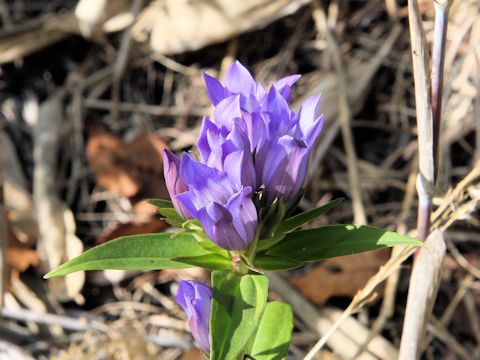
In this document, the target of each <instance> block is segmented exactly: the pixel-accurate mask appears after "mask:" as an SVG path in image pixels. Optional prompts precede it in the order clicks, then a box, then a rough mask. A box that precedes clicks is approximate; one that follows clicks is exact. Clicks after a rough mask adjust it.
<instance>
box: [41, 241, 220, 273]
mask: <svg viewBox="0 0 480 360" xmlns="http://www.w3.org/2000/svg"><path fill="white" fill-rule="evenodd" d="M172 235H173V234H171V233H158V234H144V235H134V236H124V237H120V238H118V239H115V240H111V241H109V242H107V243H105V244H102V245H98V246H96V247H94V248H91V249H89V250H87V251H85V252H84V253H83V254H81V255H79V256H77V257H76V258H74V259H72V260H70V261H68V262H67V263H65V264H63V265H61V266H60V267H58V268H57V269H56V270H53V271H51V272H49V273H48V274H46V275H45V278H46V279H49V278H52V277H55V276H60V275H67V274H70V273H73V272H76V271H82V270H105V269H123V270H153V269H166V268H170V269H176V268H187V267H192V266H191V265H189V264H186V263H182V262H180V261H175V260H172V259H174V258H178V257H195V256H204V255H209V254H211V252H209V251H207V250H205V249H204V248H203V247H202V246H201V245H200V244H198V242H197V240H195V238H194V237H193V236H192V235H191V234H188V233H183V234H175V238H172Z"/></svg>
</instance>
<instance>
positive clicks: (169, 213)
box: [157, 208, 185, 228]
mask: <svg viewBox="0 0 480 360" xmlns="http://www.w3.org/2000/svg"><path fill="white" fill-rule="evenodd" d="M157 211H158V212H159V213H160V215H162V216H163V217H165V221H166V222H168V223H169V224H170V225H172V226H175V227H178V228H182V224H183V223H184V222H185V220H184V219H183V218H182V217H181V216H180V215H179V214H178V213H177V210H175V209H174V208H158V209H157Z"/></svg>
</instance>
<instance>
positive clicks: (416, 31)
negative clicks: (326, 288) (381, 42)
mask: <svg viewBox="0 0 480 360" xmlns="http://www.w3.org/2000/svg"><path fill="white" fill-rule="evenodd" d="M448 8H449V1H446V2H443V1H442V3H441V4H440V3H439V2H437V1H435V32H434V46H433V53H432V57H433V61H432V72H431V78H430V83H429V74H430V72H429V57H428V52H427V42H426V38H425V33H424V30H423V24H422V19H421V15H420V11H419V8H418V3H417V1H416V0H409V2H408V13H409V24H410V39H411V47H412V60H413V71H414V81H415V103H416V112H417V129H418V151H419V152H418V153H419V167H420V169H419V171H420V172H419V176H418V179H417V192H418V197H419V199H418V221H417V237H419V238H420V239H421V240H424V239H427V236H428V234H429V232H430V217H431V212H432V198H433V196H434V193H435V182H436V178H437V172H438V169H437V168H438V166H437V163H438V160H437V158H438V154H437V153H438V141H439V131H440V121H441V105H442V103H441V102H442V89H443V64H444V57H445V40H446V32H447V20H448ZM429 85H431V86H432V87H431V88H430V86H429ZM427 243H428V244H429V247H428V248H424V249H421V250H420V252H419V253H418V257H417V259H416V262H415V264H414V267H413V271H412V274H411V277H410V286H409V291H408V299H407V307H406V314H405V320H404V325H403V332H402V338H401V344H400V354H399V359H401V360H406V359H418V358H419V357H420V351H419V350H420V344H421V342H422V340H423V337H424V333H425V329H426V325H425V324H426V323H428V318H429V316H430V314H431V311H432V309H433V304H434V303H435V299H436V295H437V292H438V289H439V287H440V272H441V269H442V263H443V258H444V257H445V253H446V245H445V241H444V239H443V234H442V232H441V231H440V230H436V231H435V232H434V233H432V234H431V236H428V240H427Z"/></svg>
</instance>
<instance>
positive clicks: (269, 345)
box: [250, 301, 293, 360]
mask: <svg viewBox="0 0 480 360" xmlns="http://www.w3.org/2000/svg"><path fill="white" fill-rule="evenodd" d="M292 330H293V313H292V308H291V306H290V305H288V304H285V303H282V302H279V301H272V302H269V303H267V306H266V307H265V312H264V313H263V316H262V320H261V321H260V325H259V327H258V330H257V333H256V335H255V341H254V343H253V346H252V349H251V351H250V355H251V356H252V357H253V358H254V359H255V360H282V359H285V358H286V357H287V353H288V348H289V346H290V340H291V339H292Z"/></svg>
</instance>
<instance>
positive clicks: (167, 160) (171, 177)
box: [163, 149, 191, 219]
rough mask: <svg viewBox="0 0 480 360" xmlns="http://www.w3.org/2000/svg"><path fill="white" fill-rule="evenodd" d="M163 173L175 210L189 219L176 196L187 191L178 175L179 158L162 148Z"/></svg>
mask: <svg viewBox="0 0 480 360" xmlns="http://www.w3.org/2000/svg"><path fill="white" fill-rule="evenodd" d="M163 175H164V177H165V184H166V185H167V190H168V193H169V194H170V198H171V199H172V203H173V206H174V207H175V210H177V212H178V214H179V215H180V216H181V217H183V218H184V219H190V218H191V216H190V214H189V213H188V211H187V210H186V209H185V207H184V206H183V205H182V204H181V203H180V202H179V201H178V200H177V198H176V196H177V195H178V194H181V193H183V192H185V191H188V187H187V185H185V183H184V182H183V180H182V178H181V177H180V159H179V158H178V157H177V156H176V155H175V154H174V153H172V152H171V151H170V150H167V149H164V150H163Z"/></svg>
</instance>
